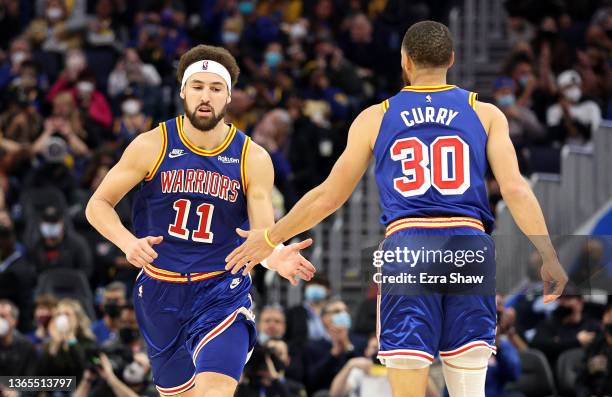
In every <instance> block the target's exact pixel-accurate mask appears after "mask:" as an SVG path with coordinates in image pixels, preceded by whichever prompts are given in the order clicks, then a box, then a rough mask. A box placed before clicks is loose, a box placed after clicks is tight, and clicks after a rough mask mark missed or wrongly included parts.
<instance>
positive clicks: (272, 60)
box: [264, 52, 283, 68]
mask: <svg viewBox="0 0 612 397" xmlns="http://www.w3.org/2000/svg"><path fill="white" fill-rule="evenodd" d="M264 58H265V62H266V65H268V66H269V67H271V68H275V67H277V66H278V64H279V63H280V62H281V60H282V59H283V57H282V56H281V54H279V53H278V52H266V55H265V56H264Z"/></svg>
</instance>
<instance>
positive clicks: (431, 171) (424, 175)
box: [391, 135, 470, 197]
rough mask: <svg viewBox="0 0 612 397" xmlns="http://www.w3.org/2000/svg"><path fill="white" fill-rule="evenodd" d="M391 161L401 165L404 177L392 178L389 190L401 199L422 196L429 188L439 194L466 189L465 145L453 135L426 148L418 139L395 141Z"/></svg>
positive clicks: (466, 154) (468, 178)
mask: <svg viewBox="0 0 612 397" xmlns="http://www.w3.org/2000/svg"><path fill="white" fill-rule="evenodd" d="M391 158H392V159H393V160H395V161H401V163H402V172H403V174H404V176H402V177H399V178H394V179H393V187H394V188H395V190H397V191H398V192H399V193H400V194H401V195H402V196H404V197H412V196H418V195H420V194H424V193H425V192H426V191H427V190H428V189H429V188H430V187H431V186H433V187H435V188H436V190H437V191H438V192H440V194H443V195H452V194H462V193H463V192H465V191H466V190H467V188H468V187H470V156H469V146H468V144H467V143H465V142H464V141H463V139H461V138H459V137H458V136H456V135H451V136H441V137H438V138H437V139H436V140H435V141H433V142H432V144H431V145H430V146H429V147H427V145H425V144H424V143H423V141H421V140H420V139H419V138H415V137H410V138H402V139H398V140H396V141H395V142H394V143H393V145H392V146H391ZM430 159H431V162H430Z"/></svg>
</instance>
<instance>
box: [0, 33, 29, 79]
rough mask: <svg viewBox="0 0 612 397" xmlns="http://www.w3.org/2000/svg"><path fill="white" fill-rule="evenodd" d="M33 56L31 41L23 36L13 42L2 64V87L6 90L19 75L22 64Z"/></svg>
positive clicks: (0, 73)
mask: <svg viewBox="0 0 612 397" xmlns="http://www.w3.org/2000/svg"><path fill="white" fill-rule="evenodd" d="M31 58H32V52H31V49H30V43H29V42H28V41H27V40H26V39H25V38H22V37H18V38H16V39H15V40H13V41H12V42H11V45H10V48H9V52H8V57H7V59H6V60H5V62H4V64H2V65H1V66H0V89H1V90H3V91H4V90H5V89H6V88H7V87H8V86H9V84H10V83H11V81H12V80H13V79H14V78H16V77H17V76H18V75H19V72H20V69H21V65H22V64H23V63H24V62H25V61H28V60H30V59H31Z"/></svg>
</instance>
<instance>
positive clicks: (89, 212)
mask: <svg viewBox="0 0 612 397" xmlns="http://www.w3.org/2000/svg"><path fill="white" fill-rule="evenodd" d="M100 201H101V200H100V198H98V197H96V196H92V197H91V198H90V199H89V201H88V202H87V206H86V207H85V218H87V222H89V223H90V224H91V225H95V221H96V214H98V213H99V205H100Z"/></svg>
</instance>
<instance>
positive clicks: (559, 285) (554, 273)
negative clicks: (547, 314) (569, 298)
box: [540, 256, 568, 303]
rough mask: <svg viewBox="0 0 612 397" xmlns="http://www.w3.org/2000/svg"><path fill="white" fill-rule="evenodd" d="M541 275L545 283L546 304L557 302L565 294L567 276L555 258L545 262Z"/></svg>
mask: <svg viewBox="0 0 612 397" xmlns="http://www.w3.org/2000/svg"><path fill="white" fill-rule="evenodd" d="M540 275H541V276H542V281H543V282H544V303H550V302H553V301H554V300H556V299H557V298H558V297H559V296H561V294H562V293H563V289H564V288H565V285H566V284H567V280H568V278H567V274H566V273H565V270H564V269H563V267H562V266H561V264H560V263H559V259H557V257H556V256H555V257H554V258H552V259H548V260H545V261H544V263H543V264H542V268H541V269H540Z"/></svg>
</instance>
